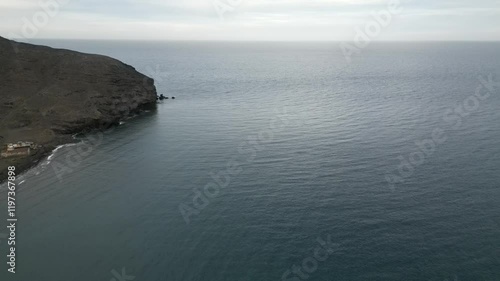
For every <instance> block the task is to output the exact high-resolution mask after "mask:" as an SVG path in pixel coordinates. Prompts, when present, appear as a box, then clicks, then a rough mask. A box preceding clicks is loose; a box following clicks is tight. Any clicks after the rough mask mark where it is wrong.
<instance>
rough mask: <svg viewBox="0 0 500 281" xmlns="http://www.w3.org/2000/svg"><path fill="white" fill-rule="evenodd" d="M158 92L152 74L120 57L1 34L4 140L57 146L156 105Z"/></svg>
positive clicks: (0, 96)
mask: <svg viewBox="0 0 500 281" xmlns="http://www.w3.org/2000/svg"><path fill="white" fill-rule="evenodd" d="M156 96H157V94H156V88H155V86H154V81H153V79H151V78H149V77H147V76H145V75H143V74H141V73H139V72H137V71H136V70H135V69H134V68H133V67H132V66H129V65H126V64H124V63H122V62H120V61H118V60H115V59H112V58H110V57H106V56H101V55H92V54H83V53H79V52H75V51H69V50H62V49H53V48H49V47H44V46H36V45H31V44H24V43H17V42H14V41H10V40H7V39H5V38H2V37H0V144H2V143H6V142H15V141H18V140H24V141H34V142H37V143H40V144H47V145H48V146H49V145H53V144H55V143H57V142H60V141H58V140H57V139H58V138H60V137H62V136H66V135H68V134H74V133H78V132H81V131H83V130H90V129H93V128H96V129H98V128H99V127H100V126H103V124H106V125H110V124H113V123H117V122H118V121H119V120H120V119H122V118H124V117H126V116H127V115H130V114H132V113H135V112H137V111H140V110H141V109H143V108H145V107H154V106H155V104H156ZM4 162H5V159H0V169H1V170H0V181H1V180H2V177H1V174H3V172H4V171H3V170H4V167H3V166H4V165H2V164H5V163H4Z"/></svg>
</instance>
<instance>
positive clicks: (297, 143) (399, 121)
mask: <svg viewBox="0 0 500 281" xmlns="http://www.w3.org/2000/svg"><path fill="white" fill-rule="evenodd" d="M34 43H37V44H46V45H49V46H52V47H58V48H68V49H73V50H77V51H81V52H89V53H96V54H103V55H108V56H111V57H114V58H117V59H119V60H122V61H123V62H125V63H127V64H130V65H132V66H134V67H135V68H136V69H137V70H138V71H140V72H142V73H144V74H146V75H148V76H150V77H152V78H154V79H155V81H156V82H155V83H156V86H157V90H158V94H164V95H165V96H168V97H172V96H175V99H168V100H165V101H163V102H161V103H159V104H158V109H157V110H156V111H154V110H153V111H149V112H144V113H143V114H141V115H139V116H135V117H133V118H130V119H127V120H124V122H122V124H121V125H120V126H118V127H116V128H114V129H112V130H106V131H101V132H95V133H93V134H91V135H79V136H76V138H78V139H80V141H81V143H80V144H79V145H73V146H63V147H61V148H59V149H58V150H57V151H56V152H54V154H53V155H52V156H51V157H50V159H48V160H46V161H44V162H43V163H42V164H41V165H39V166H38V167H36V168H34V169H32V170H30V171H28V172H27V173H25V174H24V175H22V176H21V178H20V179H19V182H22V183H21V184H20V185H19V187H18V194H17V196H16V201H17V213H18V215H17V216H18V219H19V220H18V222H17V249H18V250H17V253H16V255H17V257H16V271H17V273H16V274H11V273H8V272H7V257H6V255H7V254H8V245H7V243H6V242H7V236H6V235H7V231H6V228H5V227H2V228H1V229H3V230H0V235H2V233H3V236H0V252H1V253H2V254H1V256H0V264H1V265H2V266H1V268H0V279H1V280H23V281H28V280H37V281H58V280H73V281H80V280H82V281H83V280H92V281H97V280H103V281H108V280H109V281H111V280H113V281H122V280H128V281H130V280H135V281H156V280H168V281H172V280H176V281H177V280H178V281H180V280H182V281H229V280H231V281H235V280H238V281H257V280H259V281H262V280H289V281H300V280H318V281H334V280H335V281H340V280H342V281H354V280H356V281H358V280H370V281H373V280H380V281H382V280H383V281H392V280H394V281H395V280H405V281H413V280H415V281H422V280H425V281H427V280H432V281H434V280H435V281H445V280H448V281H466V280H474V281H480V280H485V281H486V280H492V281H493V280H495V281H496V280H500V251H499V247H500V171H499V170H500V145H499V144H500V122H499V121H500V111H499V108H500V84H499V83H498V82H494V81H500V43H486V42H448V43H444V42H442V43H439V42H421V43H415V42H390V43H389V42H387V43H372V44H370V45H369V46H368V47H367V48H365V49H362V50H361V51H360V53H356V54H353V56H352V57H351V60H350V61H348V60H346V58H345V57H344V55H343V53H342V51H341V49H340V48H339V44H338V43H335V42H329V43H326V42H324V43H322V42H308V43H305V42H287V43H277V42H275V43H272V42H125V41H56V40H42V41H36V42H35V41H34ZM492 81H493V82H492ZM1 194H2V195H1V197H0V207H1V208H2V210H1V211H0V221H2V222H3V223H2V225H3V224H4V223H5V224H6V219H7V212H6V211H7V206H6V202H7V200H6V198H5V197H6V192H5V190H4V189H2V192H1ZM2 238H3V239H2Z"/></svg>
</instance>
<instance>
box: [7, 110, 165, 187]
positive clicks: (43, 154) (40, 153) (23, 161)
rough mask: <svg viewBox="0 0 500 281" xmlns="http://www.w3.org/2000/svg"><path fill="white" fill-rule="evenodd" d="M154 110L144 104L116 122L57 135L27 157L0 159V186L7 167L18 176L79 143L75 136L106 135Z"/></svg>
mask: <svg viewBox="0 0 500 281" xmlns="http://www.w3.org/2000/svg"><path fill="white" fill-rule="evenodd" d="M153 110H156V103H152V104H145V105H142V106H141V109H139V110H138V111H137V112H133V113H131V114H130V115H127V116H123V117H122V118H119V119H118V120H114V121H113V122H110V123H106V122H104V123H103V124H102V125H101V126H97V127H92V128H90V127H87V128H83V129H80V130H79V131H75V132H72V133H71V134H64V135H59V136H56V137H55V138H54V140H52V141H50V142H48V143H43V144H41V145H42V147H41V148H39V149H38V150H36V153H34V154H32V155H29V156H27V157H12V158H0V185H1V184H4V183H5V182H6V181H7V178H8V175H7V172H8V171H7V168H8V167H9V166H15V167H16V175H17V176H19V175H21V174H22V173H25V172H27V171H29V170H31V169H32V168H35V167H36V166H38V165H39V164H40V163H41V162H43V160H45V159H46V160H49V161H50V160H51V159H49V157H50V156H51V155H53V154H54V153H55V152H56V151H57V150H58V149H59V148H62V147H64V146H66V145H71V144H77V143H79V142H80V140H79V139H78V138H76V136H78V135H81V134H88V133H90V134H92V133H99V132H101V133H106V132H110V131H112V130H113V129H114V128H116V127H118V126H120V125H121V124H122V123H123V122H124V120H127V119H129V118H131V117H132V118H134V117H140V116H142V115H143V114H144V113H148V112H152V111H153Z"/></svg>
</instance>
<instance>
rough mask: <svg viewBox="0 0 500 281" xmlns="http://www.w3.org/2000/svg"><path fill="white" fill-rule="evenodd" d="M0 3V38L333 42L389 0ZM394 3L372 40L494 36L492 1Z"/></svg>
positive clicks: (497, 36) (348, 36)
mask: <svg viewBox="0 0 500 281" xmlns="http://www.w3.org/2000/svg"><path fill="white" fill-rule="evenodd" d="M0 1H1V2H0V19H1V20H0V35H1V36H4V37H11V38H12V37H16V35H17V36H20V37H24V36H23V30H24V33H26V31H25V30H26V29H27V27H26V26H27V25H29V24H33V25H34V26H35V28H36V32H31V30H28V31H29V32H28V33H30V36H33V37H35V38H82V39H137V40H140V39H147V40H287V41H290V40H292V41H295V40H315V41H334V40H336V41H340V40H352V39H353V37H354V30H355V27H363V25H364V24H365V23H366V22H367V21H370V20H371V19H372V16H371V13H372V12H374V11H378V10H383V9H385V8H386V7H387V4H388V2H389V1H391V0H385V1H384V0H241V3H240V4H239V5H234V7H233V8H234V9H233V10H232V11H227V12H226V13H224V20H222V19H221V18H220V17H219V15H218V13H217V11H216V8H215V7H214V3H216V2H214V1H213V0H41V1H38V0H0ZM55 1H59V2H60V3H63V2H67V3H65V4H61V5H60V7H59V9H58V13H57V14H55V15H54V14H52V15H50V17H49V20H48V21H47V23H43V24H37V22H36V21H37V19H36V17H35V15H36V14H37V13H38V15H40V13H41V12H43V11H44V9H43V7H42V6H43V5H47V3H54V2H55ZM215 1H219V2H218V3H219V5H218V6H219V7H222V5H224V4H223V3H230V2H231V1H232V2H237V0H215ZM44 3H45V4H44ZM221 3H222V4H221ZM401 6H402V7H403V8H404V10H403V12H402V13H401V14H399V15H397V16H395V17H394V18H393V20H392V21H391V24H390V25H389V26H388V27H387V28H385V29H384V30H383V32H382V33H381V34H380V36H378V37H377V40H486V41H498V40H500V0H478V1H470V0H455V1H447V0H443V1H436V0H435V1H430V0H422V1H418V0H414V1H405V0H401ZM40 19H41V20H43V18H40Z"/></svg>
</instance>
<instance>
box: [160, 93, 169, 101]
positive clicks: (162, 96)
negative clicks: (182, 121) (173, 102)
mask: <svg viewBox="0 0 500 281" xmlns="http://www.w3.org/2000/svg"><path fill="white" fill-rule="evenodd" d="M158 99H159V100H164V99H167V100H168V97H166V96H164V95H163V94H161V95H160V96H159V97H158Z"/></svg>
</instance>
